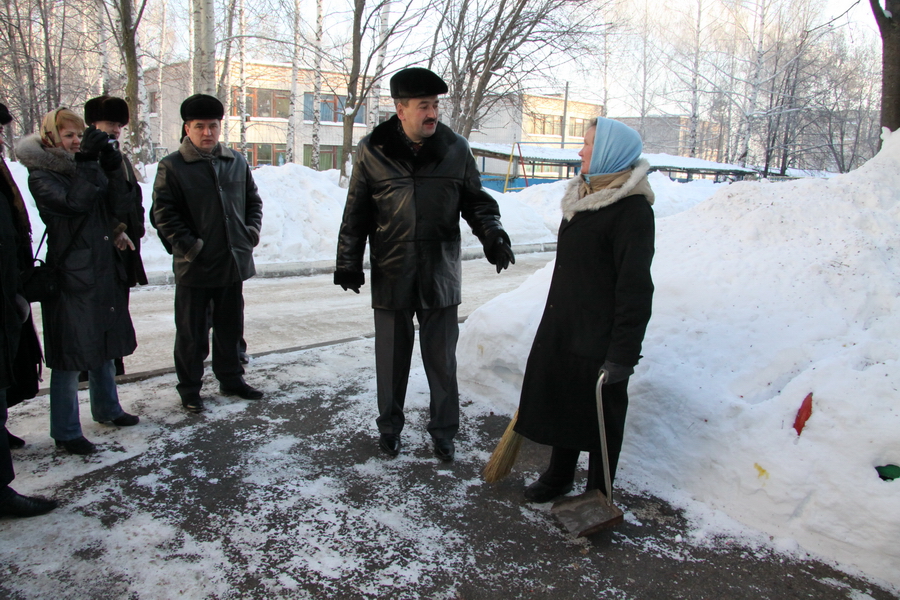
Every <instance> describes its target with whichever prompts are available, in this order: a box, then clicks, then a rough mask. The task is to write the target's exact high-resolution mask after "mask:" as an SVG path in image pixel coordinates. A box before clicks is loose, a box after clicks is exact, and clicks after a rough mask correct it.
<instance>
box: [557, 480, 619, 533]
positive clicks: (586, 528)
mask: <svg viewBox="0 0 900 600" xmlns="http://www.w3.org/2000/svg"><path fill="white" fill-rule="evenodd" d="M550 512H551V513H552V514H554V515H556V518H558V519H559V520H560V522H561V523H562V524H563V527H565V528H566V529H567V530H568V531H569V533H572V534H575V535H576V536H577V537H585V536H588V535H591V534H594V533H597V532H598V531H601V530H603V529H607V528H609V527H614V526H616V525H618V524H619V523H621V522H622V521H623V520H625V514H624V513H623V512H622V511H621V509H619V507H617V506H616V505H615V504H613V503H612V502H610V501H609V500H608V499H607V498H606V496H605V495H604V494H603V492H601V491H600V490H589V491H587V492H585V493H583V494H579V495H578V496H571V497H568V498H563V499H562V500H559V501H558V502H555V503H554V504H553V508H551V509H550Z"/></svg>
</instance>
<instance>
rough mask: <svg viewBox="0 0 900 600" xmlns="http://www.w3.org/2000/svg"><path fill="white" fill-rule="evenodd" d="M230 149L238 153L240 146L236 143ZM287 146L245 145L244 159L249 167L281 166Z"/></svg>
mask: <svg viewBox="0 0 900 600" xmlns="http://www.w3.org/2000/svg"><path fill="white" fill-rule="evenodd" d="M231 149H232V150H235V151H237V152H240V150H241V145H240V143H238V142H234V143H232V144H231ZM286 152H287V144H247V152H246V154H244V157H245V158H246V159H247V164H249V165H250V166H251V167H261V166H263V165H276V166H279V167H280V166H281V165H283V164H284V157H285V153H286Z"/></svg>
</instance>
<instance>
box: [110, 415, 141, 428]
mask: <svg viewBox="0 0 900 600" xmlns="http://www.w3.org/2000/svg"><path fill="white" fill-rule="evenodd" d="M110 422H111V423H112V424H113V425H118V426H119V427H131V426H132V425H137V424H138V423H140V422H141V418H140V417H139V416H137V415H130V414H128V413H127V412H123V413H122V416H121V417H116V418H115V419H113V420H112V421H110Z"/></svg>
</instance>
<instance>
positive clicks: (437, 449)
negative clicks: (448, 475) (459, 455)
mask: <svg viewBox="0 0 900 600" xmlns="http://www.w3.org/2000/svg"><path fill="white" fill-rule="evenodd" d="M455 454H456V448H455V447H454V446H453V440H448V439H446V438H439V439H436V440H434V455H435V456H437V457H438V458H439V459H441V460H442V461H444V462H450V461H451V460H453V456H454V455H455Z"/></svg>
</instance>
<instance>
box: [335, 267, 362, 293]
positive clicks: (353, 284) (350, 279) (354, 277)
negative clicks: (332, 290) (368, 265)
mask: <svg viewBox="0 0 900 600" xmlns="http://www.w3.org/2000/svg"><path fill="white" fill-rule="evenodd" d="M365 282H366V276H365V275H364V274H362V273H353V272H348V271H335V272H334V284H335V285H339V286H341V288H342V289H343V290H344V291H345V292H346V291H347V290H353V291H354V292H356V293H357V294H358V293H359V288H360V287H361V286H362V285H363V284H364V283H365Z"/></svg>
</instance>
